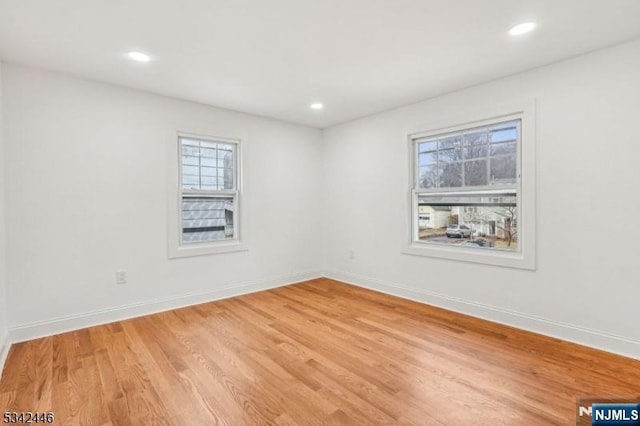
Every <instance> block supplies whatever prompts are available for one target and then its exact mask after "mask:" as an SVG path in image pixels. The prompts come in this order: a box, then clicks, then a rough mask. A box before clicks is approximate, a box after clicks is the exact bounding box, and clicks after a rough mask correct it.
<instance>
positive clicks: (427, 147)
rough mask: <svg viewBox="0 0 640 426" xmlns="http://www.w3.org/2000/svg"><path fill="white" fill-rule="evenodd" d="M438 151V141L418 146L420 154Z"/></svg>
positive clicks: (422, 143)
mask: <svg viewBox="0 0 640 426" xmlns="http://www.w3.org/2000/svg"><path fill="white" fill-rule="evenodd" d="M437 149H438V141H427V142H421V143H419V144H418V152H419V153H423V152H433V151H436V150H437Z"/></svg>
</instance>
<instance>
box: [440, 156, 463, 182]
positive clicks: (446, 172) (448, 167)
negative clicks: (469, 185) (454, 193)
mask: <svg viewBox="0 0 640 426" xmlns="http://www.w3.org/2000/svg"><path fill="white" fill-rule="evenodd" d="M459 186H462V163H446V162H441V175H440V187H442V188H452V187H459Z"/></svg>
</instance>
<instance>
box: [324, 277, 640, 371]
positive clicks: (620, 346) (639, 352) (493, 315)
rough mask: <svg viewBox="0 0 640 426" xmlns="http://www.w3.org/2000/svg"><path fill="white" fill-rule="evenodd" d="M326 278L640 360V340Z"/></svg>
mask: <svg viewBox="0 0 640 426" xmlns="http://www.w3.org/2000/svg"><path fill="white" fill-rule="evenodd" d="M324 276H325V277H327V278H331V279H335V280H338V281H343V282H346V283H349V284H353V285H356V286H359V287H363V288H367V289H370V290H375V291H379V292H381V293H387V294H390V295H393V296H398V297H402V298H404V299H409V300H414V301H416V302H420V303H426V304H429V305H433V306H438V307H441V308H444V309H448V310H451V311H455V312H459V313H462V314H466V315H471V316H474V317H477V318H482V319H486V320H489V321H493V322H497V323H501V324H506V325H509V326H512V327H516V328H520V329H523V330H527V331H532V332H534V333H538V334H543V335H546V336H551V337H555V338H558V339H561V340H566V341H569V342H574V343H578V344H580V345H584V346H589V347H592V348H596V349H601V350H604V351H607V352H612V353H616V354H619V355H623V356H627V357H630V358H634V359H639V360H640V341H638V340H634V339H629V338H626V337H622V336H616V335H613V334H609V333H605V332H602V331H598V330H592V329H588V328H585V327H579V326H575V325H572V324H566V323H562V322H557V321H550V320H547V319H544V318H539V317H536V316H533V315H527V314H522V313H519V312H515V311H510V310H507V309H502V308H496V307H493V306H489V305H485V304H482V303H476V302H472V301H469V300H464V299H459V298H455V297H450V296H446V295H443V294H438V293H435V292H431V291H428V290H423V289H416V288H410V287H408V286H403V285H398V284H395V283H390V282H383V281H380V280H376V279H372V278H368V277H364V276H360V275H356V274H351V273H348V272H341V271H325V273H324Z"/></svg>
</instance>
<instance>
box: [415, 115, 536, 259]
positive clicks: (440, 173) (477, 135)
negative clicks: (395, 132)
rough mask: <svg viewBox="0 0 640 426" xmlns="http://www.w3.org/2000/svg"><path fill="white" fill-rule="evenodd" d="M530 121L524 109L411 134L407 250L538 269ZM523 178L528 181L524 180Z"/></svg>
mask: <svg viewBox="0 0 640 426" xmlns="http://www.w3.org/2000/svg"><path fill="white" fill-rule="evenodd" d="M532 116H533V113H532V111H531V110H528V111H527V110H523V111H522V112H520V113H516V114H509V115H504V116H501V118H496V119H490V120H483V121H476V122H473V123H472V124H468V125H462V126H454V127H449V128H445V129H444V130H440V131H432V132H421V133H416V134H412V135H410V136H409V142H410V149H411V153H412V169H413V172H412V188H411V198H412V199H411V206H412V208H411V221H410V228H411V240H410V243H409V246H408V248H407V250H405V252H407V253H410V254H420V255H427V256H435V257H444V258H450V259H459V260H468V261H474V262H481V263H489V264H496V265H504V266H514V267H523V268H529V269H533V267H534V265H535V264H534V254H535V253H534V249H533V236H534V233H533V227H534V221H533V214H534V208H533V200H534V198H533V197H534V189H533V183H534V177H533V174H534V170H533V169H534V168H533V167H532V165H533V163H532V161H533V155H534V154H535V150H534V148H533V142H534V138H533V125H532V123H530V122H529V121H526V120H531V121H533V118H532ZM525 123H527V124H526V125H525ZM523 128H524V129H525V130H526V131H523ZM525 136H526V137H525ZM523 148H526V149H523ZM525 153H526V155H528V156H530V157H531V158H527V161H523V155H525ZM523 172H526V173H528V174H530V176H526V179H524V178H523ZM523 183H525V185H523ZM524 192H526V194H525V193H524ZM523 204H524V205H523ZM523 207H526V214H523V213H524V211H523ZM427 214H428V215H429V218H430V220H428V221H427V220H425V216H426V215H427ZM523 219H525V220H523ZM525 227H526V228H525ZM521 228H522V229H521Z"/></svg>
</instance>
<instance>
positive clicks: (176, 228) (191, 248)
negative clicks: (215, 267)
mask: <svg viewBox="0 0 640 426" xmlns="http://www.w3.org/2000/svg"><path fill="white" fill-rule="evenodd" d="M172 139H173V140H172V144H171V150H170V152H171V155H169V170H170V173H169V176H170V179H169V194H170V196H169V199H170V201H169V203H168V208H169V209H168V219H169V220H168V240H169V241H168V248H169V253H168V254H169V258H170V259H172V258H180V257H190V256H201V255H209V254H217V253H229V252H236V251H244V250H247V247H246V240H245V231H246V230H245V226H244V225H245V223H246V221H245V220H244V208H243V202H242V201H243V197H242V148H243V147H242V145H243V144H242V140H241V139H240V138H229V137H219V136H210V135H203V134H196V133H189V132H182V131H178V132H177V133H176V134H175V136H174V138H172ZM183 139H197V140H199V141H206V142H211V143H223V144H229V145H233V146H234V152H233V154H234V155H233V183H234V185H233V188H231V189H221V190H206V189H205V190H203V189H199V190H197V189H196V190H194V189H184V188H183V186H182V167H183V165H182V140H183ZM185 196H186V197H196V198H197V197H204V198H233V227H234V236H233V238H229V239H224V240H215V241H202V242H184V241H183V222H182V214H183V213H182V201H183V198H184V197H185Z"/></svg>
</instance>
